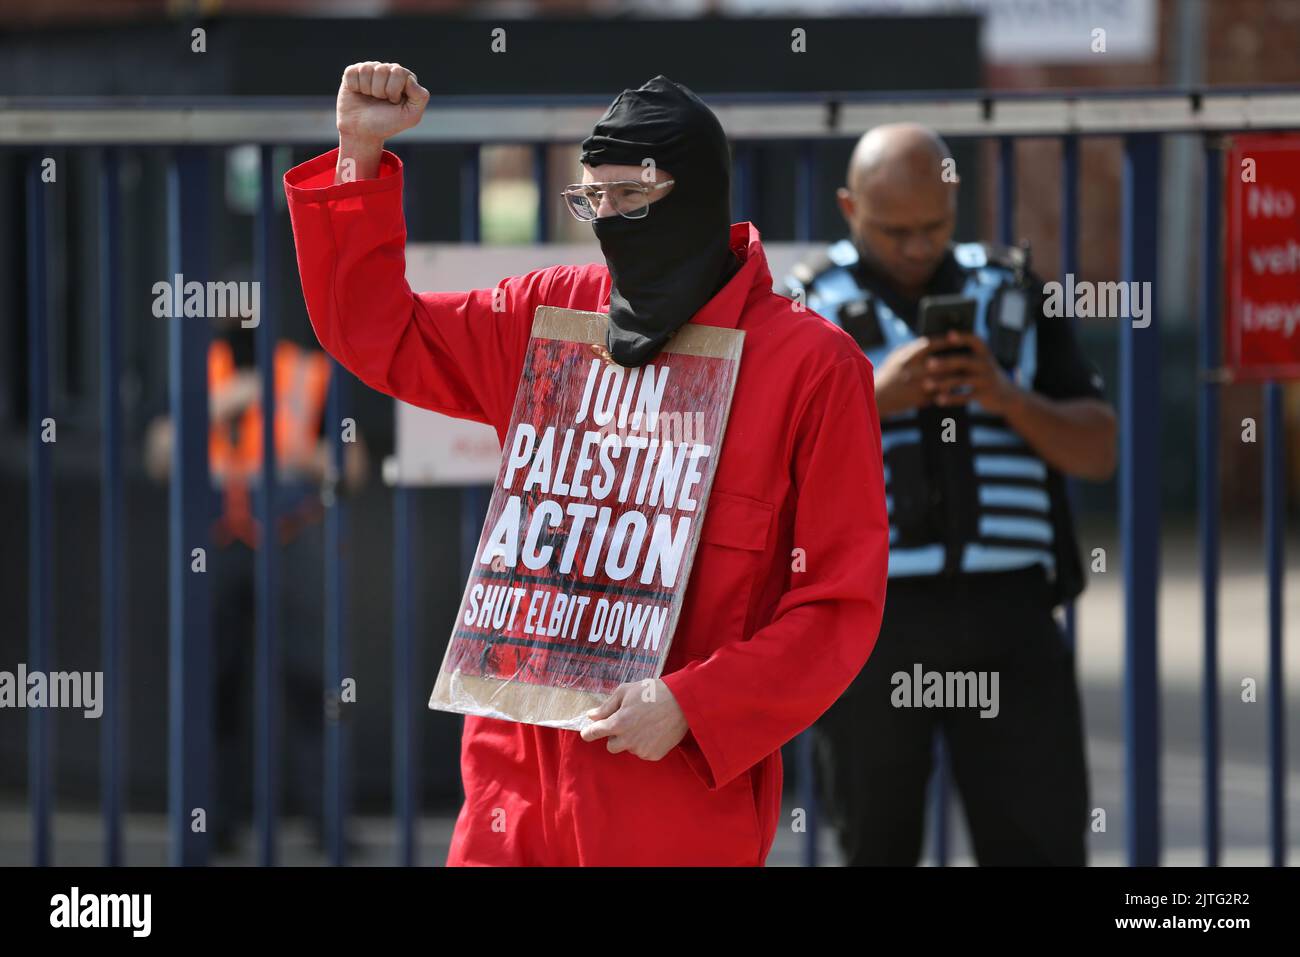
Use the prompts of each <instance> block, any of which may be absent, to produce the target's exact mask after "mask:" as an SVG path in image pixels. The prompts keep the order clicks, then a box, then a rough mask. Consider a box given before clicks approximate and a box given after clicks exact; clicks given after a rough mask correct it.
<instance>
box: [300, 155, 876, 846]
mask: <svg viewBox="0 0 1300 957" xmlns="http://www.w3.org/2000/svg"><path fill="white" fill-rule="evenodd" d="M336 152H337V151H331V152H330V153H327V154H325V155H323V156H319V157H317V158H315V159H313V160H310V161H308V162H306V163H304V164H302V165H301V166H298V167H296V168H294V169H292V170H290V171H289V172H288V173H287V174H286V175H285V191H286V193H287V195H288V200H289V213H290V216H291V218H292V220H293V233H294V240H295V242H296V244H297V250H298V269H299V272H300V274H301V277H302V288H303V294H304V296H305V297H306V302H307V309H308V312H309V314H310V316H311V322H312V325H313V327H314V328H315V330H316V335H317V337H318V338H319V339H320V343H321V345H322V346H323V347H324V348H325V349H326V351H328V352H329V353H330V355H332V356H334V358H335V359H337V360H338V361H339V362H340V363H341V364H342V365H344V366H345V367H347V368H348V369H350V370H351V371H352V372H353V373H354V374H355V375H356V376H357V377H358V378H359V379H361V381H363V382H365V383H366V384H367V385H369V386H371V387H372V388H375V389H378V390H380V391H381V392H385V393H387V394H389V395H392V396H395V397H397V398H399V399H402V400H403V401H405V402H409V403H411V404H413V405H417V406H421V407H423V408H426V409H433V410H435V411H437V412H442V413H444V414H446V415H451V416H456V417H458V418H464V419H473V420H475V421H478V422H485V423H487V424H489V425H491V426H492V427H494V428H495V429H496V430H497V435H498V437H499V438H500V439H502V440H503V441H504V438H505V434H506V429H507V427H508V425H509V420H510V412H511V408H512V405H513V403H514V397H515V390H516V387H517V385H518V381H519V377H520V373H521V370H522V368H523V363H524V352H525V347H526V345H527V343H528V338H529V330H530V328H531V326H532V319H533V312H534V310H535V309H536V308H537V306H538V305H542V304H545V305H552V306H562V307H567V308H571V309H585V310H592V311H607V310H608V307H609V291H610V279H609V272H608V271H607V269H606V268H605V266H604V265H603V264H589V265H584V266H553V267H551V268H548V269H541V270H538V271H535V272H531V273H528V274H527V275H524V276H516V277H513V278H509V279H505V280H503V281H502V282H501V283H499V284H498V288H499V289H502V290H504V291H505V293H504V294H505V310H504V311H495V312H494V311H493V308H492V306H493V301H492V300H493V291H492V290H490V289H478V290H473V291H470V292H425V293H414V292H412V291H411V288H410V286H409V285H408V284H407V282H406V277H405V245H406V228H405V221H404V219H403V215H402V165H401V162H400V161H399V160H398V159H397V157H395V156H394V155H393V154H391V153H387V152H385V153H384V157H383V162H382V165H381V170H380V174H379V176H378V178H376V179H370V180H359V181H356V182H351V183H341V184H338V185H333V183H334V165H335V159H336ZM651 215H654V211H653V210H651ZM731 248H732V249H733V250H734V251H735V253H736V255H737V256H738V257H739V259H740V260H741V263H742V266H741V268H740V269H739V271H738V272H737V273H736V274H735V275H734V276H733V277H732V279H731V280H730V282H728V284H727V285H726V286H725V287H724V288H723V289H722V290H721V291H720V292H719V293H718V294H717V295H716V296H714V297H713V299H711V300H710V301H709V302H708V303H706V304H705V306H704V307H703V308H702V309H701V310H700V311H699V312H698V313H696V314H695V316H694V317H693V318H692V319H691V321H692V322H697V323H702V324H705V325H713V326H721V327H725V328H738V329H742V330H744V332H745V345H744V352H743V355H742V357H741V361H740V372H739V375H738V377H737V380H736V389H735V395H734V398H733V400H732V405H731V414H730V419H729V421H728V423H727V431H726V435H725V437H724V439H723V446H722V454H721V457H720V460H719V462H718V468H717V473H716V476H715V479H714V484H713V490H712V494H711V495H710V497H709V501H708V507H707V510H706V513H705V520H704V526H703V528H702V529H701V533H700V543H699V548H698V551H697V552H696V555H695V561H694V565H693V567H692V569H691V575H690V582H689V585H688V588H687V591H686V597H685V602H684V604H683V607H682V611H681V617H680V619H679V621H678V625H677V630H676V633H675V634H674V636H673V641H672V646H671V649H670V651H669V655H668V660H667V663H666V665H665V667H664V673H663V680H664V682H665V683H666V684H667V686H668V688H669V689H670V690H671V691H672V694H673V697H674V698H675V699H676V701H677V703H678V705H679V706H680V707H681V709H682V712H683V714H684V716H685V718H686V721H687V724H688V725H689V728H690V730H689V731H688V732H687V734H686V737H685V738H683V739H682V741H681V743H680V744H679V745H678V746H676V747H674V748H673V749H672V750H671V751H670V752H669V753H668V754H667V755H666V756H665V757H664V758H663V759H662V760H660V761H645V760H642V759H641V758H638V757H636V756H635V755H633V754H631V753H629V752H622V753H619V754H610V753H609V751H608V750H607V749H606V741H604V740H600V741H594V742H586V741H583V740H582V739H581V737H579V735H578V733H577V732H574V731H565V730H558V729H554V728H543V727H537V726H535V725H528V724H518V723H514V722H509V721H502V720H498V719H494V718H476V717H467V718H465V727H464V732H463V735H462V739H461V773H462V775H463V778H464V786H465V795H466V797H465V803H464V805H463V806H462V808H461V811H460V815H459V817H458V818H457V821H456V829H455V833H454V835H453V837H452V844H451V852H450V854H449V855H448V858H447V863H448V864H523V865H529V864H538V865H561V866H563V865H658V864H663V865H668V864H701V865H705V864H711V865H761V864H762V863H763V862H764V861H765V860H766V858H767V854H768V851H769V850H770V849H771V847H772V842H773V839H774V837H775V834H776V828H777V826H778V824H779V820H778V819H779V818H780V816H781V755H780V750H779V749H780V747H781V745H782V744H784V743H785V742H786V741H789V740H790V739H791V738H793V737H794V736H795V735H797V734H798V733H799V732H801V731H803V730H804V729H805V728H807V727H808V726H809V725H811V724H812V723H813V722H814V721H815V720H816V719H817V717H818V716H819V715H821V714H822V712H824V711H825V710H826V709H827V708H829V707H830V705H831V704H832V703H833V702H834V701H835V700H836V698H837V697H838V696H839V695H840V693H841V692H843V691H844V689H845V688H846V687H848V685H849V683H850V682H851V681H852V680H853V678H854V677H855V676H856V675H857V673H858V671H859V670H860V669H861V668H862V665H863V664H864V663H865V662H866V660H867V656H868V655H869V654H870V653H871V649H872V647H873V645H874V644H875V640H876V635H877V632H878V630H879V627H880V618H881V612H882V610H883V607H884V600H885V581H886V579H885V575H886V568H887V563H888V535H889V532H888V524H887V519H886V514H885V499H884V482H883V475H882V465H881V454H880V423H879V419H878V417H877V413H876V404H875V398H874V391H873V385H872V377H871V366H870V364H869V363H868V362H867V360H866V358H865V357H864V356H863V354H862V350H861V349H859V348H858V347H857V345H856V344H855V343H854V341H853V340H852V339H851V338H850V337H849V336H848V335H846V334H845V333H844V332H843V331H841V330H840V329H838V328H836V327H835V326H833V325H832V324H831V323H828V322H826V321H825V320H823V319H821V318H820V317H818V316H816V315H815V314H813V313H810V312H799V311H795V310H794V309H793V308H792V304H791V302H790V301H789V300H787V299H785V298H783V297H781V296H779V295H777V294H776V293H774V292H773V291H772V277H771V274H770V273H769V271H768V266H767V257H766V256H765V255H764V253H763V247H762V245H761V244H760V243H759V236H758V230H756V229H755V228H754V227H753V226H752V225H751V224H749V223H739V224H737V225H735V226H732V228H731ZM862 730H863V733H864V734H870V733H871V729H869V728H864V729H862ZM787 826H789V825H788V824H787Z"/></svg>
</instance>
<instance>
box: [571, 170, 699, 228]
mask: <svg viewBox="0 0 1300 957" xmlns="http://www.w3.org/2000/svg"><path fill="white" fill-rule="evenodd" d="M673 182H674V181H673V180H671V179H666V180H664V181H663V182H662V183H654V184H653V185H651V184H647V183H638V182H636V181H635V180H630V179H629V180H621V181H619V182H617V183H574V184H573V185H571V186H566V187H564V190H563V192H561V193H560V195H561V196H563V197H564V202H565V204H566V205H567V206H568V207H569V212H571V213H573V218H574V219H576V220H578V221H579V222H583V223H589V222H591V221H592V220H593V219H596V218H597V216H598V215H599V213H598V211H599V210H600V207H601V203H602V201H603V200H605V199H608V200H609V204H610V205H611V206H613V207H614V211H615V212H617V213H618V214H619V215H620V216H622V217H623V218H624V219H643V218H645V215H646V213H648V212H649V211H650V194H651V193H652V192H655V191H656V190H660V189H664V188H665V187H667V186H671V185H673Z"/></svg>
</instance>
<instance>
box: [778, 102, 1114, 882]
mask: <svg viewBox="0 0 1300 957" xmlns="http://www.w3.org/2000/svg"><path fill="white" fill-rule="evenodd" d="M955 172H956V170H955V166H954V163H953V160H952V157H951V154H950V153H949V151H948V148H947V146H946V145H945V144H944V142H943V141H942V140H941V139H940V138H939V137H938V136H937V135H936V134H935V133H933V132H932V131H930V130H928V129H925V128H924V127H920V126H917V125H914V124H893V125H889V126H881V127H877V128H875V129H873V130H871V131H869V132H868V133H866V134H865V135H864V136H863V137H862V139H861V140H860V141H859V142H858V145H857V147H856V149H855V150H854V152H853V156H852V159H851V161H850V164H849V170H848V185H847V186H846V187H844V188H841V189H840V190H839V194H838V198H839V203H840V208H841V211H842V213H843V215H844V218H845V220H846V221H847V223H848V226H849V231H850V234H851V238H849V239H844V240H841V241H840V242H837V243H835V244H834V245H832V246H831V247H830V248H829V249H828V250H827V251H826V252H825V253H824V254H823V255H820V256H818V257H817V258H816V259H815V260H812V261H807V262H804V263H801V264H800V265H799V266H797V267H796V268H795V269H794V270H793V272H792V275H791V276H790V277H789V278H788V279H787V283H786V292H787V294H788V295H790V296H791V297H793V298H794V299H795V300H796V302H803V303H804V304H805V305H806V306H807V308H808V310H809V311H810V312H813V313H816V314H819V315H821V316H824V317H825V318H827V319H829V320H831V321H832V322H835V323H837V324H838V325H840V326H841V327H842V328H844V329H845V330H846V331H847V332H849V333H850V334H851V335H852V336H853V338H854V339H855V340H856V341H857V342H858V345H859V346H860V347H861V348H862V350H863V352H864V353H866V355H867V357H868V358H869V359H870V360H871V363H872V365H873V366H874V368H875V370H876V377H875V393H876V404H877V407H878V408H879V410H880V420H881V450H882V454H883V456H884V472H885V491H886V507H887V509H888V512H889V522H890V530H889V540H890V555H889V590H888V596H887V600H886V603H885V613H884V621H883V625H882V627H881V632H880V638H879V641H878V643H877V646H876V651H875V654H873V655H872V657H871V658H870V660H869V661H868V662H867V664H866V666H865V667H864V668H863V669H862V671H861V672H860V673H859V675H858V677H857V679H856V680H855V681H854V683H853V684H852V685H851V686H850V688H849V689H848V690H847V691H846V692H845V693H844V695H843V696H842V697H841V698H840V699H839V700H838V701H837V702H836V703H835V705H834V706H832V708H831V709H830V710H829V711H828V712H827V713H826V714H825V715H824V716H823V717H822V718H821V719H820V720H819V721H818V723H817V725H816V726H815V728H814V740H815V742H816V745H817V755H818V768H819V772H820V781H821V789H822V794H823V799H824V801H825V803H826V805H827V808H828V811H829V816H830V818H831V820H832V821H833V823H834V824H835V826H836V829H837V831H838V834H839V839H840V845H841V848H842V850H843V853H844V856H845V859H846V861H847V862H848V863H850V864H886V865H910V864H915V863H917V861H918V858H919V856H920V852H921V847H922V838H923V834H924V820H925V809H926V801H925V795H926V786H927V781H928V780H929V778H930V772H931V770H932V764H933V749H934V740H935V734H936V731H937V730H938V729H940V728H941V729H942V731H943V737H944V740H945V742H946V745H947V750H948V754H949V755H950V763H951V767H952V770H953V776H954V778H955V782H956V787H957V791H958V792H959V794H960V796H961V801H962V805H963V807H964V809H965V814H966V821H967V824H968V826H969V829H970V833H971V837H972V843H973V845H974V853H975V856H976V858H977V860H978V862H979V863H980V864H1083V863H1085V860H1086V855H1085V848H1084V840H1085V836H1086V828H1087V793H1088V785H1087V768H1086V763H1085V759H1084V745H1083V729H1082V716H1081V708H1080V705H1079V699H1078V691H1077V687H1076V683H1075V677H1074V670H1073V656H1072V653H1071V651H1070V649H1069V647H1068V645H1067V644H1066V643H1065V641H1064V639H1063V637H1062V634H1061V631H1060V629H1059V627H1058V624H1057V621H1056V619H1055V616H1054V609H1055V608H1056V607H1057V606H1058V605H1060V604H1061V603H1063V602H1064V601H1067V600H1069V599H1071V598H1073V597H1074V595H1076V594H1077V593H1078V592H1079V590H1080V589H1081V586H1082V571H1081V567H1080V564H1079V558H1078V548H1077V545H1076V543H1075V540H1074V531H1073V527H1072V522H1071V518H1070V515H1069V509H1068V501H1067V497H1066V495H1065V489H1064V479H1063V476H1065V475H1072V476H1078V477H1082V478H1088V479H1096V480H1100V479H1105V478H1107V477H1108V476H1110V474H1111V473H1112V471H1113V469H1114V466H1115V416H1114V413H1113V411H1112V410H1111V407H1110V406H1109V405H1108V404H1107V403H1106V401H1105V399H1104V398H1103V393H1102V382H1101V379H1100V377H1099V376H1098V375H1097V373H1096V372H1095V370H1094V369H1093V368H1092V367H1091V366H1090V365H1089V363H1088V362H1087V361H1086V359H1085V358H1084V357H1083V355H1082V353H1081V352H1080V350H1079V347H1078V345H1077V343H1076V341H1075V338H1074V335H1073V332H1072V330H1071V328H1070V325H1069V324H1068V321H1067V320H1065V319H1059V318H1048V317H1045V316H1044V315H1043V310H1042V305H1041V302H1042V284H1041V282H1039V281H1038V280H1036V279H1035V278H1034V277H1033V275H1032V274H1031V273H1030V272H1029V263H1028V250H1027V248H1024V247H1020V248H1014V249H1007V248H1000V247H996V246H993V245H990V244H983V243H959V244H954V243H953V242H952V236H953V232H954V226H955V218H956V209H957V184H956V180H957V179H958V177H957V176H955V175H950V174H953V173H955ZM933 296H957V297H961V298H962V299H964V300H969V301H967V302H963V303H960V304H958V306H957V307H953V308H956V309H957V311H958V312H961V311H962V310H964V311H965V316H967V317H969V316H971V315H972V314H973V331H970V332H965V331H956V330H955V329H954V328H953V326H958V325H961V323H960V322H957V321H953V322H952V325H942V324H940V323H941V322H945V321H948V320H946V319H945V318H944V317H943V316H941V314H940V312H939V308H938V307H939V306H940V305H941V304H940V303H936V302H933V301H931V302H930V303H927V304H925V306H924V311H925V312H926V319H925V321H926V323H927V327H926V330H925V331H927V332H932V333H935V334H934V335H932V336H927V335H925V334H923V331H922V329H921V313H922V311H923V307H922V300H923V299H925V298H926V297H933ZM948 305H949V306H950V307H952V304H951V300H950V301H949V304H948ZM931 323H933V325H931Z"/></svg>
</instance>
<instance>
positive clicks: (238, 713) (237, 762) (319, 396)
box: [145, 321, 367, 852]
mask: <svg viewBox="0 0 1300 957" xmlns="http://www.w3.org/2000/svg"><path fill="white" fill-rule="evenodd" d="M214 329H215V335H214V337H213V341H212V343H211V345H210V347H209V349H208V419H209V431H208V469H209V474H210V475H211V478H212V491H213V498H212V502H213V505H212V510H213V524H212V534H211V541H212V545H213V546H214V547H213V549H212V552H211V553H210V556H209V571H210V572H211V574H212V575H213V588H212V613H213V632H212V641H213V659H212V660H213V666H214V669H215V678H214V685H213V687H214V690H215V696H214V717H215V723H216V747H217V751H216V762H215V765H214V769H215V772H216V777H215V779H214V781H213V788H212V795H213V798H212V800H213V807H212V813H211V814H210V815H209V817H210V823H209V827H210V829H211V830H212V832H213V835H214V846H215V848H216V850H217V851H218V852H228V851H231V850H233V849H234V847H235V846H236V838H237V822H238V821H239V820H241V819H243V818H245V817H246V815H247V811H248V808H249V807H250V806H251V796H252V788H253V775H252V764H251V759H250V755H251V752H252V742H253V731H252V726H251V724H252V721H253V699H252V691H253V688H252V686H253V672H254V636H255V633H256V628H255V624H254V615H255V611H256V606H255V591H254V589H255V588H256V582H255V553H256V550H257V549H258V548H261V547H263V543H264V539H265V535H264V534H263V530H262V528H261V524H260V522H259V520H258V518H257V515H258V500H259V498H260V496H261V494H262V406H261V384H260V383H261V379H260V373H259V371H258V370H257V368H256V364H255V360H254V348H253V336H254V332H253V330H251V329H243V328H241V327H240V326H239V324H238V323H237V322H234V321H230V322H217V323H215V324H214ZM272 362H273V365H274V372H273V377H274V382H275V458H276V476H277V486H276V501H275V506H276V508H275V512H276V514H275V529H274V537H275V541H276V543H277V544H278V546H279V548H280V554H281V558H280V561H279V564H278V568H279V578H280V582H281V592H280V596H281V618H280V623H281V629H280V636H281V647H282V649H283V673H282V674H283V677H282V688H281V692H280V697H279V707H280V708H281V714H282V715H283V716H284V719H283V721H282V727H283V729H284V738H283V740H282V742H281V744H280V748H281V754H282V760H283V761H284V762H285V767H286V771H287V773H286V774H285V777H284V782H285V786H284V789H283V790H284V795H285V798H286V799H287V809H288V810H290V811H293V812H297V813H300V814H302V815H304V816H305V817H306V818H307V820H308V823H309V826H310V830H311V832H312V835H313V837H314V839H315V840H316V841H317V843H318V844H323V839H322V835H323V827H322V813H323V812H322V808H323V804H322V790H323V778H322V760H323V752H322V742H323V722H324V720H325V706H324V705H323V696H324V687H323V675H322V662H323V660H324V657H323V656H324V632H323V627H324V625H323V621H324V619H323V602H324V596H323V593H322V588H323V575H324V571H323V561H324V541H323V533H322V528H321V518H322V515H323V506H322V494H323V493H324V492H325V490H326V488H327V486H329V485H332V484H334V483H333V482H331V480H330V467H329V443H328V440H327V438H326V437H325V429H326V427H327V426H326V424H325V422H324V411H325V400H326V395H327V392H328V389H329V378H330V363H329V358H328V357H327V356H326V355H325V354H324V353H323V352H321V351H320V350H318V349H308V348H304V347H302V346H299V345H297V344H295V343H294V342H291V341H289V340H287V339H281V340H279V341H278V342H277V343H276V347H275V353H274V357H273V359H272ZM171 446H172V424H171V421H170V419H169V418H168V417H166V416H160V417H158V418H156V419H155V420H154V421H153V422H152V423H151V424H150V426H149V430H148V434H147V437H146V444H145V459H146V467H147V470H148V471H149V473H150V474H151V475H152V476H153V477H154V478H156V479H158V480H160V481H162V480H166V479H167V478H168V476H169V475H170V465H171ZM344 449H345V452H344V475H343V476H342V477H341V482H340V483H339V484H340V485H341V487H342V488H344V489H347V490H350V491H354V490H357V489H359V488H360V487H361V486H362V485H363V484H364V481H365V474H366V469H367V454H366V450H365V445H364V443H363V442H362V441H361V439H360V436H358V437H357V441H355V442H349V443H347V444H346V445H345V446H344Z"/></svg>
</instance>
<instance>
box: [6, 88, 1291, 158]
mask: <svg viewBox="0 0 1300 957" xmlns="http://www.w3.org/2000/svg"><path fill="white" fill-rule="evenodd" d="M531 99H532V100H533V102H531V103H530V102H529V100H530V98H528V97H519V98H510V99H503V98H501V97H481V98H480V97H437V96H435V98H434V99H433V100H432V101H431V102H430V103H429V106H428V107H427V108H426V110H425V114H424V118H423V120H422V121H421V122H420V125H419V126H417V127H415V128H414V129H411V130H407V131H405V132H404V133H401V134H399V135H398V136H396V137H394V138H393V141H394V142H396V143H500V142H537V143H547V142H573V143H576V142H578V141H580V140H581V139H582V138H583V137H585V136H586V135H587V134H588V133H590V132H591V128H592V126H593V125H594V124H595V122H596V120H597V119H599V118H600V115H601V113H603V112H604V109H605V107H606V105H608V98H607V97H573V98H559V97H546V98H540V97H535V98H531ZM709 103H710V106H712V107H713V108H714V111H715V112H716V113H717V115H718V119H719V120H721V121H722V125H723V127H724V128H725V129H726V130H727V133H728V135H729V136H730V137H731V138H732V139H733V140H779V139H821V138H831V139H834V138H839V137H846V136H857V135H859V134H860V133H861V132H862V131H863V130H866V129H868V128H870V127H872V126H876V125H878V124H881V123H893V122H897V121H900V120H908V121H912V122H916V123H923V124H925V125H926V126H929V127H932V128H933V129H935V130H936V131H937V132H939V133H940V134H942V135H945V136H1060V135H1065V134H1079V135H1105V134H1110V135H1118V134H1124V133H1139V132H1140V133H1196V132H1203V133H1211V132H1231V131H1240V130H1270V129H1294V128H1300V93H1297V92H1296V91H1294V90H1289V89H1288V90H1277V89H1268V88H1264V89H1246V90H1233V89H1231V88H1227V89H1224V88H1214V89H1210V90H1181V91H1160V92H1152V91H1105V92H1097V91H1088V92H1078V93H1061V92H1055V91H1053V92H1047V93H1023V94H1006V93H998V94H996V95H992V94H987V93H981V92H978V91H970V90H961V91H953V92H951V93H938V94H937V93H922V94H908V93H898V94H894V93H891V94H855V93H834V92H831V93H823V94H785V95H767V96H764V95H759V94H746V95H742V94H719V95H711V96H710V97H709ZM336 135H337V134H336V131H335V126H334V101H333V99H326V98H324V97H306V98H292V99H290V98H284V97H249V98H246V99H238V100H232V99H227V98H209V99H185V100H183V101H181V102H177V103H175V104H174V105H169V104H168V103H167V102H166V98H165V97H160V98H156V99H150V100H148V101H136V102H131V101H126V102H123V101H121V100H112V101H102V100H86V99H85V98H70V97H0V145H5V144H7V145H19V144H27V143H42V144H50V145H61V144H68V145H84V144H89V143H133V144H144V143H154V144H168V145H170V144H181V143H195V144H205V143H206V144H219V143H250V142H252V143H275V144H279V145H289V144H295V143H297V144H301V143H323V142H328V141H329V140H331V139H334V138H336Z"/></svg>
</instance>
